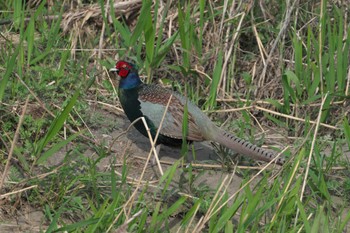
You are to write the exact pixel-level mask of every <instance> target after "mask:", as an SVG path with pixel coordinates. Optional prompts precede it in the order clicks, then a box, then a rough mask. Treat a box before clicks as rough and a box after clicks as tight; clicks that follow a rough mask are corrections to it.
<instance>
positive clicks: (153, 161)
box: [151, 144, 161, 167]
mask: <svg viewBox="0 0 350 233" xmlns="http://www.w3.org/2000/svg"><path fill="white" fill-rule="evenodd" d="M160 146H161V144H158V145H156V152H157V156H158V158H159V151H160ZM155 165H157V160H156V155H153V156H152V159H151V166H152V167H153V166H155Z"/></svg>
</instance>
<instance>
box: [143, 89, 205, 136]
mask: <svg viewBox="0 0 350 233" xmlns="http://www.w3.org/2000/svg"><path fill="white" fill-rule="evenodd" d="M138 94H139V101H140V103H141V112H142V113H143V115H144V116H146V117H148V118H149V119H150V120H151V121H152V122H153V124H154V125H155V126H156V127H157V128H158V127H159V125H160V122H161V120H162V117H163V115H164V111H165V109H166V105H167V103H168V101H169V98H170V96H171V94H173V96H172V98H171V103H170V105H169V107H168V111H167V113H166V115H165V119H164V121H163V124H162V128H161V130H160V133H161V134H162V135H165V136H167V137H171V138H176V139H181V138H182V121H183V113H184V103H183V100H182V99H180V98H179V97H178V95H177V94H175V93H173V92H171V91H169V90H167V89H164V88H162V87H160V86H157V85H143V86H142V88H140V90H139V93H138ZM187 140H190V141H203V140H205V138H204V137H203V135H202V133H201V131H200V129H199V128H198V125H197V124H196V122H195V119H194V117H193V116H192V115H191V113H188V136H187Z"/></svg>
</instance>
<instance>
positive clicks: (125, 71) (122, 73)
mask: <svg viewBox="0 0 350 233" xmlns="http://www.w3.org/2000/svg"><path fill="white" fill-rule="evenodd" d="M129 72H130V70H129V69H125V68H121V69H119V72H118V74H119V76H120V77H122V78H125V77H126V76H128V74H129Z"/></svg>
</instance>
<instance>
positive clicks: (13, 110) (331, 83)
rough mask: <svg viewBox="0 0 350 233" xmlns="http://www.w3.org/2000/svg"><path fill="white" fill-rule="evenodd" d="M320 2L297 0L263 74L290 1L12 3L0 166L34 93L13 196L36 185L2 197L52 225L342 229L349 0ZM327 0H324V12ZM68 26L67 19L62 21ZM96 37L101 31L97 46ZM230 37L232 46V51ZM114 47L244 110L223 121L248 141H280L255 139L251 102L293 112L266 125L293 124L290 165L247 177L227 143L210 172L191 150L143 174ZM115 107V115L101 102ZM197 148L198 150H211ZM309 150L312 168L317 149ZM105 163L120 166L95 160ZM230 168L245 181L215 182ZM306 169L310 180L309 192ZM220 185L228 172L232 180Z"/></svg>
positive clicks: (204, 96)
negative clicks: (115, 74)
mask: <svg viewBox="0 0 350 233" xmlns="http://www.w3.org/2000/svg"><path fill="white" fill-rule="evenodd" d="M34 2H35V3H34ZM87 2H89V4H90V3H91V4H92V3H94V2H95V3H96V5H94V6H98V7H100V8H99V9H101V13H100V15H98V16H97V17H95V16H91V15H89V14H92V13H96V12H97V11H95V10H96V8H91V9H90V8H84V7H89V6H90V5H83V4H87ZM31 3H33V4H34V5H31ZM122 3H123V4H127V2H122ZM321 3H322V4H321V5H320V4H318V3H317V4H316V2H315V1H311V2H310V3H309V2H308V3H299V5H297V6H296V7H297V8H294V10H293V14H292V15H291V17H292V18H291V22H290V23H289V24H288V27H287V28H288V29H287V31H286V33H285V34H284V35H283V39H281V40H280V41H279V44H278V45H277V48H279V50H278V49H277V50H278V51H277V50H275V52H274V53H273V54H272V57H271V60H270V63H269V64H268V67H267V68H268V70H269V71H270V73H269V72H267V74H268V75H267V76H266V77H265V78H266V79H265V81H261V80H264V79H263V78H262V77H260V73H259V72H260V71H261V70H262V67H264V62H262V61H266V60H265V59H266V54H265V52H264V50H265V51H266V52H267V54H269V52H270V51H269V49H270V45H271V44H273V43H272V42H273V41H275V39H276V38H277V35H278V34H279V32H280V28H281V27H282V25H283V24H284V23H285V21H284V20H285V19H284V18H283V17H284V15H285V13H286V10H287V9H288V7H289V6H287V2H285V1H271V2H269V4H264V3H260V2H259V3H258V2H253V3H252V4H249V5H247V4H246V3H244V2H243V1H241V2H239V1H238V2H235V1H204V0H200V1H198V2H193V1H192V2H191V1H179V2H170V1H166V2H164V1H160V0H156V1H150V0H143V1H142V6H140V8H135V9H137V10H135V11H132V10H131V11H130V12H129V11H128V10H129V9H133V8H132V7H130V8H124V7H120V8H118V9H115V8H114V7H113V5H114V4H115V2H114V1H110V6H109V11H108V12H106V9H107V8H104V7H105V1H102V0H97V1H82V2H79V3H78V2H74V1H68V2H66V3H64V4H61V3H59V4H58V3H56V2H52V3H51V2H50V4H49V3H48V1H45V0H44V1H39V2H36V1H11V0H5V1H3V2H1V3H0V5H1V6H2V9H4V10H3V11H2V12H1V13H0V22H1V27H2V32H1V38H0V50H1V53H0V59H1V61H2V62H1V65H0V77H1V78H0V128H1V130H0V131H1V132H0V139H1V141H0V158H1V161H2V162H1V165H0V166H1V167H0V168H1V169H0V170H2V171H3V168H4V166H5V164H6V162H7V159H8V155H9V151H10V148H11V146H12V143H13V142H12V141H13V138H14V134H15V131H16V127H17V122H18V121H19V116H20V115H21V111H22V108H23V102H24V100H25V99H26V98H27V96H28V95H30V107H29V108H28V110H27V112H26V114H25V118H24V121H23V124H22V127H21V129H20V133H19V140H18V142H17V144H16V145H14V151H13V158H12V160H11V163H10V169H9V174H8V177H9V178H8V180H6V182H5V186H4V187H3V190H4V191H3V192H2V194H6V193H10V192H12V191H17V190H22V189H23V188H24V187H31V186H33V187H32V188H31V189H30V190H28V191H22V192H19V193H17V194H16V196H15V195H11V196H10V197H6V198H4V199H2V200H3V202H2V203H4V208H6V207H5V204H6V205H7V206H16V211H21V209H20V208H21V206H18V205H17V203H21V204H23V205H25V204H28V205H31V206H32V208H35V209H37V210H39V211H42V212H43V213H44V216H45V218H46V219H45V220H46V221H43V225H44V226H43V228H42V230H43V231H45V230H46V231H47V232H63V231H69V232H106V231H107V230H108V229H110V231H119V230H120V231H123V230H124V231H129V232H157V231H165V232H167V231H173V230H174V229H173V228H172V227H173V225H172V220H174V219H175V220H176V221H177V222H178V225H177V226H176V227H177V228H176V229H175V230H176V231H178V230H179V229H180V230H179V231H186V230H187V229H189V231H191V230H192V229H194V228H195V227H196V226H199V225H201V227H202V228H201V229H199V231H201V232H203V231H204V232H257V231H260V232H295V231H301V232H303V231H305V232H319V231H320V230H324V231H334V232H343V231H346V230H347V229H348V224H349V221H350V214H349V209H348V206H349V200H350V196H349V193H350V181H349V178H348V177H349V175H350V174H349V172H348V170H349V169H348V168H349V159H348V158H347V157H346V156H344V151H345V153H347V151H346V150H344V148H346V149H350V126H349V117H348V108H347V106H348V100H349V96H348V95H349V90H348V86H347V85H348V80H347V78H348V77H347V76H348V72H349V60H350V59H349V50H350V48H349V46H350V29H349V27H348V25H349V22H348V21H349V20H348V18H346V17H345V15H346V12H345V9H343V8H341V7H340V6H335V5H333V3H331V2H327V1H322V2H321ZM118 4H119V2H118ZM326 5H327V6H328V5H329V6H330V7H326ZM72 7H74V11H71V8H72ZM133 7H137V4H136V3H135V6H133ZM318 7H322V8H323V14H322V15H321V14H320V12H321V11H320V8H318ZM80 10H86V11H85V12H88V14H86V15H84V16H83V18H80V19H79V17H78V16H77V17H76V18H74V19H73V18H72V19H71V20H72V22H69V20H68V19H69V17H67V13H73V12H76V13H78V12H80ZM90 10H91V11H90ZM120 11H124V13H123V14H121V13H120ZM80 13H81V12H80ZM98 14H99V13H98ZM315 15H316V17H318V18H317V20H315V19H314V17H315ZM272 16H273V17H272ZM94 17H95V18H94ZM240 17H242V18H240ZM240 19H242V22H240ZM9 20H10V21H9ZM110 20H111V21H110ZM83 21H84V25H82V22H83ZM6 22H10V24H6ZM170 22H171V26H170ZM65 24H67V25H68V28H69V30H68V31H63V30H62V26H63V25H65ZM102 24H104V25H105V31H104V32H103V34H102V30H101V25H102ZM77 25H78V26H77ZM79 25H82V26H79ZM290 28H292V30H291V29H290ZM255 30H256V31H255ZM79 33H81V34H79ZM9 35H14V37H16V38H17V39H13V38H12V37H11V36H9ZM74 38H77V39H76V44H74V40H75V39H74ZM99 38H102V39H103V45H102V47H101V48H100V47H99V46H100V45H99ZM233 38H236V39H235V40H233ZM2 39H4V40H2ZM257 41H258V42H261V44H259V43H257ZM231 45H232V50H233V51H232V53H228V52H229V51H228V49H229V48H231ZM71 48H77V49H78V50H72V49H71ZM91 48H93V50H91V51H89V49H91ZM79 49H81V50H79ZM100 49H101V50H100ZM104 49H106V50H104ZM110 49H114V50H113V51H112V52H111V51H110ZM96 51H98V52H101V57H98V56H97V55H96ZM73 54H74V55H73ZM228 54H230V55H228ZM277 54H278V56H277ZM114 55H117V57H119V58H121V59H131V60H133V61H134V63H136V64H137V65H138V66H139V67H140V74H142V75H146V76H147V82H152V81H154V80H152V78H153V77H157V78H159V79H161V81H163V83H164V84H166V85H171V86H172V87H174V88H176V89H177V90H178V91H179V92H182V93H183V94H184V95H185V96H187V97H188V100H193V101H194V102H195V103H198V104H199V105H200V106H202V108H203V109H206V110H211V111H213V110H215V109H219V108H220V109H231V108H240V107H247V109H246V110H244V111H241V112H240V113H237V112H234V113H233V115H232V116H233V117H232V118H230V119H233V120H232V121H231V120H229V121H227V123H228V125H229V126H234V128H235V129H236V130H235V133H236V134H237V135H238V136H241V137H247V138H249V139H251V140H252V141H253V140H255V138H268V140H267V141H269V142H271V141H272V143H273V144H275V143H274V140H275V139H274V138H272V139H271V137H267V136H268V134H267V133H266V135H263V136H261V135H258V136H257V134H259V132H260V131H259V130H257V128H258V127H257V126H256V125H257V124H256V123H257V122H259V123H260V121H261V120H264V118H263V117H262V116H263V114H261V112H260V110H259V111H253V108H254V106H263V107H264V108H266V109H271V110H273V111H276V112H278V113H283V114H285V115H283V116H282V115H281V116H275V115H272V114H270V113H269V114H267V113H266V114H264V115H265V116H266V119H265V121H264V122H263V124H261V125H262V126H261V127H262V128H263V129H267V128H268V129H270V130H269V131H266V132H269V133H271V134H272V133H273V134H275V132H276V133H279V131H282V132H283V133H281V134H283V136H284V137H286V138H287V137H288V136H291V135H290V134H293V136H295V137H291V138H289V140H286V143H285V142H282V139H281V142H280V138H277V139H276V140H278V143H276V144H292V143H293V142H294V145H291V148H292V149H291V151H292V152H293V153H295V154H296V156H293V153H291V155H290V158H291V161H290V162H289V163H287V164H286V165H285V166H284V167H283V168H281V171H278V168H273V169H272V168H271V169H268V170H265V171H263V172H262V173H261V174H260V175H259V176H257V177H255V178H254V180H253V181H250V178H251V177H252V176H253V175H254V174H256V171H255V170H252V169H249V170H247V169H245V168H242V169H241V168H239V167H236V164H232V159H231V158H230V157H229V155H230V153H228V152H227V151H221V152H222V153H220V154H224V155H225V156H226V157H224V158H221V161H219V164H220V165H221V166H222V167H221V168H220V169H217V170H215V171H214V170H211V168H210V169H209V168H205V166H203V168H200V169H199V168H198V167H197V166H196V164H195V163H197V162H198V161H195V162H193V163H189V164H188V165H187V164H186V166H184V165H185V164H184V161H183V160H177V161H176V162H174V163H173V164H172V165H170V166H167V167H166V168H165V169H164V175H163V176H161V177H159V179H158V180H156V181H154V180H151V179H148V177H147V178H146V177H143V179H142V181H143V182H141V183H138V179H139V177H140V176H141V172H142V169H141V168H142V165H143V163H142V162H140V161H141V160H139V159H135V158H130V156H129V155H130V153H129V152H128V150H127V148H124V147H123V145H125V144H122V143H121V141H117V142H116V143H115V145H114V147H113V149H110V148H109V147H110V142H111V141H112V139H111V138H110V137H111V135H113V137H114V134H113V133H114V131H115V130H116V129H119V130H121V131H122V130H123V129H124V122H123V121H120V122H119V121H116V119H119V118H120V117H118V118H117V117H116V115H118V116H119V112H118V111H117V110H115V109H112V110H110V109H108V107H106V106H111V105H112V106H115V105H117V106H118V104H116V103H117V101H115V93H112V91H113V90H114V89H115V86H113V85H114V84H112V82H110V80H109V77H106V76H107V74H106V73H105V72H104V69H102V67H105V68H107V69H108V68H110V67H109V66H111V64H112V63H114V62H115V61H114V60H113V59H112V57H113V56H114ZM276 61H277V62H276ZM253 71H254V72H253ZM270 74H272V75H270ZM275 74H278V75H275ZM280 74H281V75H280ZM95 77H96V79H97V82H94V78H95ZM223 77H225V78H226V79H224V78H223ZM111 78H112V77H111ZM260 82H261V83H260ZM89 87H91V88H89ZM326 93H329V94H328V97H327V99H326V100H325V103H324V105H323V106H322V109H323V111H322V115H321V122H323V123H326V124H329V125H330V126H336V127H338V128H339V129H336V130H335V129H329V128H324V127H323V126H322V127H321V128H320V130H319V132H318V135H317V137H316V138H315V146H314V147H313V151H310V150H311V144H312V143H311V141H312V140H313V138H312V137H311V136H310V135H311V134H310V132H313V130H314V123H312V121H315V120H316V119H317V116H318V115H317V114H318V111H319V108H320V107H321V106H320V104H319V103H320V102H321V99H322V98H323V96H325V94H326ZM218 99H226V100H227V101H226V100H224V101H222V100H218ZM260 101H261V102H260ZM101 102H103V103H105V102H107V104H101ZM102 106H103V107H102ZM249 107H251V108H249ZM104 108H107V109H108V112H109V114H110V115H112V117H111V118H108V117H107V116H108V114H106V113H105V112H103V111H98V110H101V109H104ZM115 112H118V113H117V114H115ZM228 114H231V113H225V115H221V114H217V115H215V114H213V115H212V117H214V118H215V119H216V117H217V116H218V117H222V118H221V119H220V120H221V122H224V121H226V120H227V116H228ZM346 114H347V115H346ZM286 115H287V116H293V117H297V118H298V119H301V120H303V121H301V120H298V121H296V120H294V118H292V117H291V118H286ZM230 116H231V115H230ZM252 116H253V117H254V118H253V117H252ZM188 117H189V116H188V112H187V108H185V114H184V118H183V124H182V127H183V138H185V137H186V135H187V133H188V130H189V128H188V126H189V125H188ZM120 119H122V118H120ZM121 122H123V123H121ZM232 122H233V123H232ZM266 125H268V127H265V126H266ZM223 127H225V126H223ZM105 134H107V135H105ZM259 142H260V141H259ZM118 143H119V144H118ZM259 144H260V143H259ZM120 145H121V146H120ZM115 148H117V149H115ZM189 148H190V146H189V145H188V144H187V143H186V142H185V143H184V145H183V149H182V151H181V154H182V155H184V154H188V149H189ZM191 148H192V155H193V157H194V158H195V159H196V160H197V159H198V160H200V161H199V162H201V159H202V158H201V155H202V154H201V150H197V149H198V148H195V147H194V146H191ZM124 150H125V151H124ZM311 152H312V154H311V156H312V159H311V165H310V168H309V173H308V176H307V177H305V170H306V168H307V167H306V166H308V165H307V164H306V162H305V161H306V157H308V156H309V154H310V153H311ZM131 154H132V153H131ZM288 155H289V153H288ZM122 156H123V157H122ZM60 157H61V159H60ZM213 163H215V162H213ZM53 164H55V165H53ZM100 164H107V165H108V167H104V168H105V169H98V167H101V165H100ZM109 165H110V166H109ZM334 166H336V167H337V170H336V169H334ZM219 170H220V171H219ZM227 171H229V172H232V171H235V172H236V173H235V177H239V178H241V179H242V180H243V181H241V180H240V179H238V178H237V180H236V179H235V180H234V181H233V182H232V183H228V182H227V180H225V179H218V180H217V181H214V185H213V184H211V187H210V186H209V185H208V184H207V183H206V180H207V179H208V178H211V176H213V174H214V173H219V172H221V174H223V175H226V174H227V173H228V172H227ZM260 171H261V170H258V172H260ZM237 174H238V175H237ZM230 175H231V174H230ZM179 176H180V178H179ZM203 180H204V181H203ZM304 180H305V182H306V189H305V190H302V187H303V182H304ZM222 182H227V183H225V184H224V185H223V186H222V187H223V188H220V187H221V184H222ZM235 182H236V183H237V182H240V183H239V184H240V185H238V186H239V187H241V188H242V189H241V190H239V191H237V190H238V187H237V185H236V183H235ZM226 188H227V189H226ZM135 190H137V191H136V192H135ZM302 195H303V201H300V200H301V196H302ZM335 199H336V200H338V201H335ZM339 200H340V201H339ZM315 206H316V208H315ZM205 217H208V218H205ZM204 219H205V220H204ZM200 221H202V222H200ZM204 221H205V222H204ZM197 224H198V225H197ZM45 226H46V228H45ZM197 230H198V229H197Z"/></svg>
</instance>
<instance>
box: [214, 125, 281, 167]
mask: <svg viewBox="0 0 350 233" xmlns="http://www.w3.org/2000/svg"><path fill="white" fill-rule="evenodd" d="M214 141H216V142H218V143H220V144H222V145H224V146H226V147H227V148H230V149H231V150H234V151H235V152H237V153H240V154H243V155H246V156H248V157H250V158H252V159H256V160H262V161H266V162H270V161H271V160H272V159H274V158H275V156H276V155H275V154H274V153H272V152H270V151H267V150H265V149H262V148H260V147H258V146H256V145H254V144H252V143H250V142H248V141H246V140H244V139H241V138H238V137H236V136H234V135H233V134H230V133H228V132H226V131H224V130H220V133H219V136H218V137H216V138H215V140H214ZM275 161H276V163H277V164H279V165H283V164H284V163H285V159H284V158H278V159H276V160H275Z"/></svg>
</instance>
